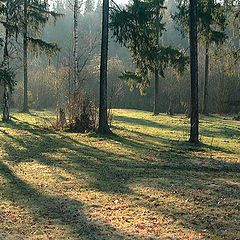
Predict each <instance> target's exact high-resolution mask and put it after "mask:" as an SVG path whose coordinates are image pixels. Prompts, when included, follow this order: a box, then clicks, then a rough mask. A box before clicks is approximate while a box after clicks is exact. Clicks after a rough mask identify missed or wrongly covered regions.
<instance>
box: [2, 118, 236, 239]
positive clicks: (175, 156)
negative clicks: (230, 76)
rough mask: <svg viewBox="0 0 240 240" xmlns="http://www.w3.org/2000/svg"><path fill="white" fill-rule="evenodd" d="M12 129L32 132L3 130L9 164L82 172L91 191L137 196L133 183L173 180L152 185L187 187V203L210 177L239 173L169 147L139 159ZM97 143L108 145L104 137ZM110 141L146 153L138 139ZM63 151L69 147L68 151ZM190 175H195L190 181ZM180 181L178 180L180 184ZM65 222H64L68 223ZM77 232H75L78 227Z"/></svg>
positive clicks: (227, 194)
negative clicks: (154, 159)
mask: <svg viewBox="0 0 240 240" xmlns="http://www.w3.org/2000/svg"><path fill="white" fill-rule="evenodd" d="M10 127H12V128H16V129H23V130H25V131H27V132H28V133H29V136H28V135H27V136H12V135H10V134H8V133H7V132H3V134H4V136H5V137H4V138H3V139H2V140H3V141H5V142H4V143H2V146H3V147H4V149H5V151H7V153H8V159H7V160H9V161H11V162H12V163H15V164H17V163H19V162H22V161H33V160H34V161H38V162H39V163H41V164H44V165H47V166H49V167H59V168H61V169H64V170H65V171H69V172H70V173H71V174H73V175H75V176H76V178H77V177H78V175H77V174H76V173H77V172H84V173H87V174H88V175H89V179H90V180H89V188H93V189H94V190H97V191H102V192H107V193H111V194H126V195H128V196H133V197H134V196H139V194H138V193H136V192H134V191H133V190H131V189H130V188H129V184H131V183H134V182H140V183H141V181H144V179H149V178H156V179H158V178H159V177H160V178H164V179H166V180H167V181H169V182H170V183H171V182H172V181H173V179H175V182H172V183H171V184H170V185H168V184H161V182H160V183H159V184H158V185H157V186H154V187H155V188H157V189H159V190H160V191H161V190H164V191H167V192H169V193H171V192H172V190H173V189H174V188H178V189H180V190H181V189H185V191H186V193H185V195H184V196H182V195H181V194H182V193H181V194H180V195H179V196H182V197H184V198H186V199H187V198H190V197H191V195H192V193H191V189H192V187H193V186H197V190H199V189H200V190H202V191H207V189H208V185H204V184H202V182H204V181H206V182H208V181H209V179H212V178H213V177H214V176H215V177H216V178H218V176H219V175H221V176H226V174H227V173H226V172H228V173H229V174H233V173H237V172H238V171H239V164H230V163H229V164H227V166H226V163H224V161H218V160H214V159H212V160H211V161H212V162H210V163H209V166H203V165H199V164H196V163H194V162H193V159H192V158H191V157H190V154H189V155H188V153H187V152H186V153H182V152H174V151H171V149H169V151H162V152H161V151H160V156H159V157H157V158H159V161H157V162H153V163H152V162H147V161H138V160H139V159H137V158H138V157H136V156H135V157H134V156H132V155H134V153H133V154H132V155H131V156H126V155H124V154H116V153H114V152H111V151H110V149H109V151H108V149H104V150H103V149H99V148H96V147H92V146H89V145H87V144H84V143H80V142H78V141H77V140H74V139H71V138H70V137H69V136H65V135H61V134H60V133H55V132H53V131H47V130H45V131H43V130H42V129H41V128H39V127H38V126H34V125H31V124H28V123H27V122H25V123H21V122H14V123H12V124H11V126H10ZM96 137H97V136H95V138H96ZM99 140H103V141H105V139H102V137H101V139H99ZM109 141H110V140H109ZM111 141H113V142H114V144H121V145H122V146H124V147H125V148H127V149H131V150H134V152H135V153H136V154H137V153H138V152H142V153H146V154H147V151H148V149H146V147H145V143H144V142H142V143H139V142H138V141H136V139H132V138H130V137H129V138H122V137H120V136H114V137H112V139H111ZM159 141H163V139H159ZM10 143H14V144H15V145H16V146H13V145H11V144H10ZM18 146H19V147H18ZM64 149H67V151H66V150H64ZM155 150H156V149H155ZM156 151H157V150H156ZM54 153H63V154H64V153H65V154H66V156H67V160H62V161H56V159H54V158H52V157H51V154H54ZM46 154H48V155H46ZM31 159H33V160H31ZM205 160H206V159H204V158H199V159H198V162H202V161H205ZM218 166H220V167H218ZM5 170H6V171H4V172H8V171H7V169H5ZM189 174H190V175H192V176H193V177H192V178H188V175H189ZM8 175H9V174H8ZM179 176H180V177H179ZM176 178H179V179H177V180H176ZM186 179H188V183H189V185H188V186H186V187H185V188H183V186H184V184H185V183H184V181H186ZM226 189H234V194H231V191H230V190H226ZM180 190H179V192H180ZM236 192H238V190H236V188H235V187H233V186H231V185H229V184H227V183H222V184H221V188H220V189H218V191H216V192H214V193H212V192H211V193H210V194H211V196H212V197H213V200H214V201H217V199H218V198H220V197H223V198H226V199H229V198H231V199H233V200H234V199H236ZM173 194H176V193H173ZM23 195H25V194H23ZM26 195H27V194H26ZM140 197H141V199H142V203H140V204H143V205H144V206H145V207H147V208H152V206H151V204H149V203H145V201H144V197H143V196H140ZM47 198H48V197H47ZM199 198H200V199H201V198H203V197H202V196H200V197H199ZM213 200H212V201H210V202H209V203H208V202H207V203H206V205H204V207H205V208H209V209H210V208H213V209H216V208H218V206H217V204H215V203H213ZM50 202H52V203H53V205H55V204H57V202H58V201H57V199H56V198H53V197H51V199H50ZM67 205H72V204H71V201H69V204H67ZM80 205H81V203H80ZM80 205H79V207H80ZM231 209H232V208H231ZM228 210H229V209H227V208H226V209H225V208H224V210H223V212H224V213H227V211H228ZM56 211H58V210H56ZM156 211H157V212H160V213H161V214H163V215H165V216H166V217H169V216H174V217H175V218H177V219H181V220H182V221H184V222H185V223H188V222H189V221H191V220H193V219H194V218H195V217H196V216H195V214H193V213H191V212H189V211H188V210H185V211H183V212H184V214H183V216H185V217H186V218H183V216H182V215H181V214H179V213H178V212H177V211H176V210H174V209H159V208H158V209H156ZM57 215H58V213H57ZM204 218H205V217H203V221H204ZM60 219H61V218H60ZM186 219H187V220H186ZM61 221H62V222H64V220H61ZM198 223H199V221H197V222H196V224H194V223H192V224H191V228H193V229H196V230H197V231H201V230H203V229H204V228H205V227H206V226H205V225H202V224H201V225H199V224H198ZM200 223H201V221H200ZM222 225H224V224H222ZM225 226H226V225H224V227H225ZM73 228H75V225H74V226H73ZM208 230H209V231H210V232H213V233H216V229H210V228H209V229H208ZM99 234H100V233H99ZM216 234H217V233H216ZM219 236H220V233H219Z"/></svg>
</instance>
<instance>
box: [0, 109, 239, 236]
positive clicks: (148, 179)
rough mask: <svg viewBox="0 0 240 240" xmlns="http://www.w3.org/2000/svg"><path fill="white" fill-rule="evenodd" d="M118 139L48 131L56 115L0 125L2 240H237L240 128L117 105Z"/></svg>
mask: <svg viewBox="0 0 240 240" xmlns="http://www.w3.org/2000/svg"><path fill="white" fill-rule="evenodd" d="M114 115H115V118H114V121H113V131H114V133H115V134H116V135H114V136H112V137H111V138H110V139H108V138H105V137H103V136H98V135H96V134H94V133H90V134H86V135H83V134H72V133H65V132H55V131H54V130H50V129H46V126H47V125H51V122H54V113H53V112H51V111H44V112H33V113H32V114H31V115H25V114H20V113H14V114H13V119H12V122H11V123H9V124H3V123H0V206H1V209H0V211H1V212H0V213H1V214H0V238H3V239H164V238H172V239H237V237H238V236H239V234H240V232H239V227H238V224H239V222H240V217H239V216H240V214H239V204H240V201H239V194H240V190H239V188H240V182H239V175H240V174H239V170H240V125H239V122H237V121H232V120H230V119H224V118H223V117H220V116H217V115H216V116H211V117H203V118H201V141H202V145H201V146H199V147H195V146H193V145H190V144H188V143H187V140H188V137H189V136H188V135H189V132H188V129H189V120H188V119H187V118H185V117H184V116H183V115H182V116H174V117H169V116H166V115H163V114H161V115H160V116H152V114H151V113H149V112H143V111H133V110H115V111H114Z"/></svg>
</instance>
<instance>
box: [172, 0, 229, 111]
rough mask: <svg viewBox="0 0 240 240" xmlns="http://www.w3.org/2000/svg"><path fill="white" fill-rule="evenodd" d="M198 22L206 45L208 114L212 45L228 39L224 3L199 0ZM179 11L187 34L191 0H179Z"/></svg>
mask: <svg viewBox="0 0 240 240" xmlns="http://www.w3.org/2000/svg"><path fill="white" fill-rule="evenodd" d="M197 5H198V6H197V7H198V12H197V24H198V38H199V40H201V42H203V43H204V45H205V68H204V69H205V70H204V89H203V110H202V112H203V113H204V114H208V112H209V109H208V98H209V97H208V95H209V91H208V89H209V87H208V85H209V62H210V53H209V50H210V47H211V45H212V44H218V45H220V44H222V43H223V42H224V41H225V40H226V39H227V35H226V34H225V30H226V26H227V22H226V16H225V11H224V5H223V4H222V3H221V2H220V1H216V0H198V1H197ZM177 7H178V11H177V13H176V14H175V16H174V19H175V20H176V21H177V23H178V24H179V25H180V26H181V28H182V29H181V30H182V33H183V34H185V33H186V32H187V31H188V29H189V27H188V26H189V22H188V16H189V0H185V1H179V3H178V6H177Z"/></svg>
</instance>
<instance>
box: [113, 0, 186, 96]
mask: <svg viewBox="0 0 240 240" xmlns="http://www.w3.org/2000/svg"><path fill="white" fill-rule="evenodd" d="M164 10H165V7H164V0H161V1H159V0H158V1H157V0H149V1H140V0H134V2H133V4H131V5H127V7H126V8H123V9H119V8H117V9H114V10H113V11H112V12H111V23H110V27H111V29H112V31H113V36H114V37H115V38H116V41H117V42H119V43H120V44H122V45H124V46H126V47H127V48H128V49H129V50H130V52H131V53H132V60H133V62H134V63H135V65H136V72H135V73H130V72H126V73H125V74H123V75H122V78H124V79H129V80H130V78H131V77H132V79H131V80H136V81H137V84H135V86H137V87H138V88H139V89H140V90H141V91H142V90H143V89H144V88H146V87H148V86H149V85H150V78H149V77H150V76H151V75H150V73H152V72H154V71H155V69H158V71H159V73H160V75H161V76H162V77H164V70H165V69H166V67H167V66H168V65H171V66H173V67H176V68H177V69H178V70H179V71H181V72H182V71H183V70H184V66H185V63H186V60H187V59H186V57H185V56H184V54H183V53H182V52H180V51H178V50H177V49H173V48H172V47H171V46H167V47H165V46H162V45H160V41H159V38H160V37H161V36H162V34H163V32H164V31H165V24H164V23H163V16H164ZM131 82H132V81H131ZM132 86H133V85H132Z"/></svg>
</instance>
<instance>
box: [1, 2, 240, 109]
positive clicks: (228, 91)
mask: <svg viewBox="0 0 240 240" xmlns="http://www.w3.org/2000/svg"><path fill="white" fill-rule="evenodd" d="M111 4H112V7H114V6H115V5H114V4H113V3H111ZM80 5H81V6H80V14H79V23H78V38H79V41H78V49H77V51H78V58H79V59H78V69H79V74H78V78H79V79H78V81H79V82H81V88H82V89H84V91H86V92H87V93H88V95H90V96H92V98H94V99H95V101H96V103H97V101H98V99H99V93H98V88H99V66H100V44H101V11H102V10H101V9H102V5H101V1H99V2H95V1H94V0H87V1H86V2H82V3H81V4H80ZM165 6H166V10H165V14H164V16H163V20H164V22H166V31H164V33H163V35H162V36H161V44H162V45H163V46H164V45H169V44H170V45H171V46H173V47H176V48H178V49H182V51H185V52H188V50H189V43H188V38H187V36H186V37H185V38H184V37H183V34H181V31H182V29H181V28H180V27H179V24H178V23H177V21H175V20H174V19H173V16H174V15H175V14H176V11H177V2H176V1H173V0H167V1H166V2H165ZM51 9H52V10H53V11H54V12H57V13H59V14H63V15H61V16H60V17H59V18H58V19H57V21H56V22H55V21H54V20H52V21H48V22H47V23H46V25H45V27H44V28H43V29H42V30H41V32H39V35H41V37H42V38H43V39H44V40H46V41H47V42H54V43H57V45H58V47H59V49H60V51H58V52H57V53H55V54H54V55H53V56H52V57H47V56H46V54H43V53H41V52H39V51H35V52H34V51H32V52H30V56H29V57H28V68H29V72H28V78H29V87H28V96H29V107H30V108H33V109H37V110H40V109H45V108H56V107H58V108H59V107H62V108H64V107H65V104H66V101H67V100H68V98H69V96H70V93H71V89H72V78H73V71H74V70H73V65H74V64H73V50H72V49H73V37H72V35H73V34H72V32H73V14H74V13H73V1H72V2H71V1H68V0H54V1H52V6H51ZM226 21H228V22H231V21H232V19H231V14H229V15H228V19H227V20H226ZM235 24H236V23H235ZM238 31H239V28H238V27H237V26H235V25H234V24H228V25H227V28H226V33H227V35H228V38H227V39H226V40H225V41H224V42H223V43H221V44H218V45H217V44H215V43H213V44H211V47H210V48H209V53H208V54H209V79H208V96H207V104H208V112H209V113H238V112H239V111H240V107H239V102H240V98H239V96H240V94H239V93H240V81H239V78H240V68H239V61H238V59H237V51H236V50H237V49H239V47H240V40H239V38H238V37H237V36H238V34H239V33H238ZM1 34H2V36H4V29H3V28H2V29H1ZM200 35H201V34H200ZM110 36H112V32H111V31H110ZM20 39H21V36H19V42H20V43H21V40H20ZM199 39H200V41H199V103H200V112H202V111H203V110H204V109H203V108H204V86H205V83H204V79H205V78H204V74H205V72H204V69H205V43H204V40H203V39H202V38H201V36H199ZM20 43H19V45H17V44H14V45H15V46H14V47H11V49H10V55H11V56H12V61H11V62H12V68H13V69H14V71H15V72H16V77H15V79H16V83H17V84H16V86H15V90H14V93H13V95H12V97H11V100H10V104H11V107H13V108H18V109H20V110H21V108H22V105H23V94H22V93H23V72H22V65H23V63H22V52H21V51H22V50H21V47H20ZM1 50H2V51H3V48H1ZM2 55H3V54H1V56H2ZM108 62H109V70H108V72H109V93H108V94H109V105H110V107H112V108H134V109H141V110H149V111H152V108H153V95H154V84H153V81H154V80H153V79H152V80H151V81H152V83H151V84H150V87H146V88H144V89H140V90H139V86H138V84H136V83H134V84H133V83H132V82H131V81H124V80H122V79H120V78H119V76H120V75H121V73H122V72H124V71H129V70H134V69H135V65H134V64H133V63H132V60H131V54H130V53H129V51H128V49H127V48H125V47H124V46H120V45H119V44H118V43H116V42H115V39H113V38H110V40H109V60H108ZM189 86H190V75H189V67H187V68H186V69H185V72H184V73H183V74H182V75H179V74H178V73H177V72H176V71H175V70H174V69H173V68H171V67H168V68H167V70H166V71H165V78H162V77H161V79H160V84H159V96H160V100H159V103H158V104H159V110H160V112H169V113H171V114H173V113H186V112H188V111H189V105H190V102H189V99H190V87H189ZM1 99H3V98H2V97H1Z"/></svg>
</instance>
